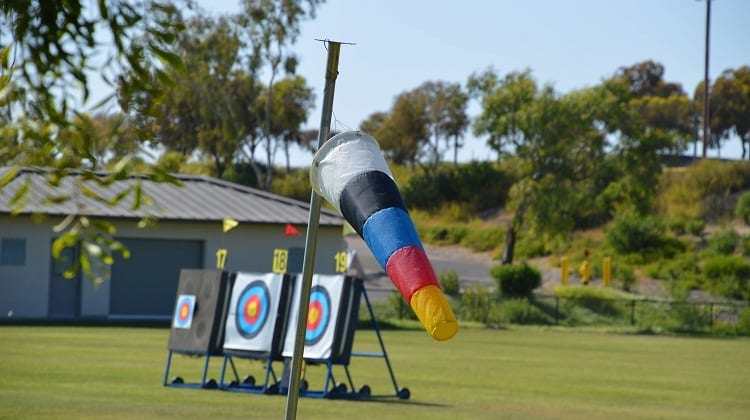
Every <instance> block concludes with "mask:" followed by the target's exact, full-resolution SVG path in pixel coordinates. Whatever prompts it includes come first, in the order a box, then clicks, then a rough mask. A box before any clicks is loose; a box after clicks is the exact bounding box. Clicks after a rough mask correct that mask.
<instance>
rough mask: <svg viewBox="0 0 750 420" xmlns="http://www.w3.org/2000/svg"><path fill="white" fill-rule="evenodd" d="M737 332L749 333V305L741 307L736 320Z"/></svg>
mask: <svg viewBox="0 0 750 420" xmlns="http://www.w3.org/2000/svg"><path fill="white" fill-rule="evenodd" d="M737 332H738V333H740V334H744V335H750V307H745V308H744V309H742V311H741V312H740V315H739V319H738V320H737Z"/></svg>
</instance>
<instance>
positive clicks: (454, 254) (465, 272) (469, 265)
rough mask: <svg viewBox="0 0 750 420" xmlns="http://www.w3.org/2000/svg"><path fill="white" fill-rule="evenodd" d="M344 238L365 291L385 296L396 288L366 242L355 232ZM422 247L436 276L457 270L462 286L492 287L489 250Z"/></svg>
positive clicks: (376, 297)
mask: <svg viewBox="0 0 750 420" xmlns="http://www.w3.org/2000/svg"><path fill="white" fill-rule="evenodd" d="M345 241H346V244H347V247H348V249H350V250H355V251H357V256H358V259H359V262H360V264H361V266H362V271H363V277H364V279H365V286H366V287H367V295H368V296H369V297H370V299H371V300H373V301H377V300H383V299H386V298H387V297H388V296H389V295H390V294H391V293H392V292H393V290H395V288H394V287H393V283H392V282H391V280H390V278H388V276H387V275H386V274H385V271H384V270H383V269H382V268H381V267H380V265H379V264H378V262H377V261H376V260H375V258H374V257H373V256H372V252H371V251H370V249H369V248H368V247H367V244H365V242H364V241H363V240H362V239H361V238H360V237H359V236H357V235H348V236H346V238H345ZM425 251H426V252H427V256H428V257H429V258H430V261H431V262H432V266H433V269H434V270H435V273H436V274H437V275H438V277H439V276H440V274H441V273H442V272H444V271H446V270H449V269H452V270H454V271H455V272H456V273H457V274H458V277H459V279H460V282H461V287H465V286H467V285H470V284H476V283H480V284H482V285H484V286H487V287H494V282H493V281H492V278H491V277H490V267H492V266H493V265H494V264H496V263H495V262H493V261H492V259H491V258H490V256H489V255H488V254H486V253H484V254H479V253H472V252H469V251H467V250H466V249H464V248H462V247H458V246H449V247H437V246H431V245H425Z"/></svg>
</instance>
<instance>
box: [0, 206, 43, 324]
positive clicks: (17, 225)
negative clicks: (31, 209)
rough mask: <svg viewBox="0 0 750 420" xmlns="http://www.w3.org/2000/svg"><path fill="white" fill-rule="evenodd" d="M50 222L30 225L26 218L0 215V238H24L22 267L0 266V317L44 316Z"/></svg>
mask: <svg viewBox="0 0 750 420" xmlns="http://www.w3.org/2000/svg"><path fill="white" fill-rule="evenodd" d="M53 226H54V224H53V223H52V222H42V223H39V224H36V223H32V222H31V218H30V217H28V216H17V217H12V216H4V215H0V238H23V239H26V264H25V265H23V266H8V265H0V317H6V316H9V315H10V314H11V311H12V315H13V316H15V317H23V318H38V317H46V316H47V304H48V302H49V278H50V255H51V250H50V244H51V243H52V227H53Z"/></svg>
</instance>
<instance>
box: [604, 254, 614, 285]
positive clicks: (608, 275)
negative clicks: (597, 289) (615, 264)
mask: <svg viewBox="0 0 750 420" xmlns="http://www.w3.org/2000/svg"><path fill="white" fill-rule="evenodd" d="M602 282H603V283H604V286H605V287H606V286H609V285H610V283H612V258H610V257H604V263H603V264H602Z"/></svg>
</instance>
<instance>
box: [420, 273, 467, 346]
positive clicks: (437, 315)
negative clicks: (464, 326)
mask: <svg viewBox="0 0 750 420" xmlns="http://www.w3.org/2000/svg"><path fill="white" fill-rule="evenodd" d="M409 305H410V306H411V308H412V309H413V310H414V313H415V314H417V318H419V321H420V322H421V323H422V325H423V326H424V328H425V329H426V330H427V332H428V333H429V334H430V335H431V336H432V338H434V339H435V340H438V341H445V340H449V339H450V338H452V337H453V336H454V335H456V333H457V332H458V321H456V317H455V316H454V315H453V311H452V310H451V307H450V306H449V305H448V301H447V300H445V295H443V292H442V291H441V290H440V289H439V288H437V287H435V286H433V285H429V286H426V287H423V288H421V289H419V290H417V291H416V292H414V294H413V295H411V301H410V302H409Z"/></svg>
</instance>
